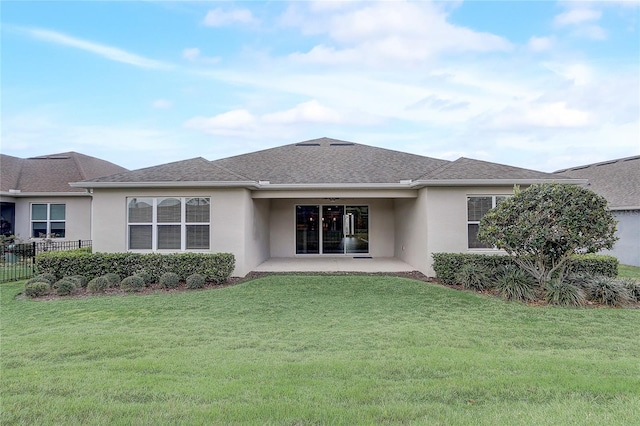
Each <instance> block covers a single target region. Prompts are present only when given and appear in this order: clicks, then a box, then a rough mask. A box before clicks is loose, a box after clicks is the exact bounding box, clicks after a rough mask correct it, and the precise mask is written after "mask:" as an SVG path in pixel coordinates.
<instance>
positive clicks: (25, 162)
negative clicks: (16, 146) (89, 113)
mask: <svg viewBox="0 0 640 426" xmlns="http://www.w3.org/2000/svg"><path fill="white" fill-rule="evenodd" d="M0 169H1V174H0V191H3V192H7V191H9V190H12V189H13V190H20V192H27V193H34V192H38V193H39V192H84V190H83V189H82V188H73V187H71V186H69V183H70V182H78V181H81V180H86V179H92V178H95V177H98V176H105V175H111V174H114V173H120V172H123V171H126V170H127V169H125V168H124V167H120V166H118V165H116V164H113V163H110V162H108V161H105V160H101V159H99V158H95V157H91V156H88V155H84V154H80V153H77V152H64V153H60V154H51V155H45V156H41V157H33V158H18V157H12V156H10V155H5V154H0Z"/></svg>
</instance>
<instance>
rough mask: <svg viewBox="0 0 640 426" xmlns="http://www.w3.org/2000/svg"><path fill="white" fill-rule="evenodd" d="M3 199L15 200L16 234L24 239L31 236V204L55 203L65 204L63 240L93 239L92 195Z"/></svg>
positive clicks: (4, 199) (5, 199) (6, 199)
mask: <svg viewBox="0 0 640 426" xmlns="http://www.w3.org/2000/svg"><path fill="white" fill-rule="evenodd" d="M2 201H7V202H14V203H15V205H16V217H15V223H14V230H15V234H16V235H17V236H18V237H20V239H22V240H23V241H27V240H29V239H30V237H31V204H32V203H39V204H44V203H53V204H64V205H65V206H66V207H65V237H64V238H60V239H61V240H63V241H77V240H89V239H91V196H90V195H86V196H75V197H16V198H13V199H9V198H4V197H3V199H2Z"/></svg>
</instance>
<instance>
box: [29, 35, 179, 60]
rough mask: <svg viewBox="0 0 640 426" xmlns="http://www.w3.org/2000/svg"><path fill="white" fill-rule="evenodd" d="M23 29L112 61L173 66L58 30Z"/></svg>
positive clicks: (36, 36) (47, 39) (51, 41)
mask: <svg viewBox="0 0 640 426" xmlns="http://www.w3.org/2000/svg"><path fill="white" fill-rule="evenodd" d="M23 30H24V31H25V32H26V33H27V34H29V35H30V36H32V37H34V38H37V39H39V40H43V41H47V42H49V43H55V44H60V45H63V46H69V47H74V48H76V49H80V50H84V51H86V52H91V53H94V54H96V55H99V56H102V57H104V58H106V59H109V60H112V61H116V62H122V63H125V64H129V65H133V66H136V67H140V68H154V69H164V68H172V65H170V64H166V63H164V62H160V61H156V60H153V59H148V58H145V57H142V56H139V55H136V54H134V53H129V52H127V51H125V50H122V49H119V48H117V47H112V46H107V45H104V44H99V43H94V42H91V41H87V40H82V39H79V38H75V37H71V36H68V35H66V34H62V33H59V32H56V31H50V30H45V29H40V28H25V29H23Z"/></svg>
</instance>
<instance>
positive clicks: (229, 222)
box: [93, 188, 268, 276]
mask: <svg viewBox="0 0 640 426" xmlns="http://www.w3.org/2000/svg"><path fill="white" fill-rule="evenodd" d="M135 196H138V197H210V198H211V226H210V232H211V235H210V237H211V248H210V250H209V251H210V252H212V253H221V252H225V253H233V255H234V256H235V259H236V268H235V270H234V272H233V275H235V276H244V275H246V274H247V273H248V272H250V271H251V268H253V267H254V266H256V265H257V264H259V263H260V262H261V261H262V260H264V258H265V253H266V250H267V249H266V247H268V233H267V232H266V231H265V230H264V224H266V223H267V222H268V212H267V211H266V210H268V209H267V207H266V204H265V202H264V201H262V202H261V203H256V204H254V202H253V200H252V199H251V195H250V191H248V190H247V189H207V188H191V189H190V188H176V189H147V188H145V189H125V190H122V189H95V190H94V203H93V249H94V251H96V252H98V251H100V252H107V253H115V252H126V251H127V197H135ZM254 212H255V213H256V214H255V215H254Z"/></svg>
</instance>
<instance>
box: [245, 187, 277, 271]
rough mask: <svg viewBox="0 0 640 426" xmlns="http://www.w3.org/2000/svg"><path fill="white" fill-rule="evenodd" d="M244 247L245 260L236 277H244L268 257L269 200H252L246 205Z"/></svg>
mask: <svg viewBox="0 0 640 426" xmlns="http://www.w3.org/2000/svg"><path fill="white" fill-rule="evenodd" d="M246 207H247V209H246V214H245V219H246V223H245V229H246V231H245V233H244V235H245V247H246V260H245V266H244V269H243V270H240V269H237V272H238V275H242V276H244V275H246V274H248V273H249V272H251V271H252V270H253V268H255V267H256V266H258V265H259V264H261V263H262V262H264V261H265V260H267V259H269V257H270V230H269V224H270V217H271V200H252V199H250V198H249V199H248V200H247V203H246Z"/></svg>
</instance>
